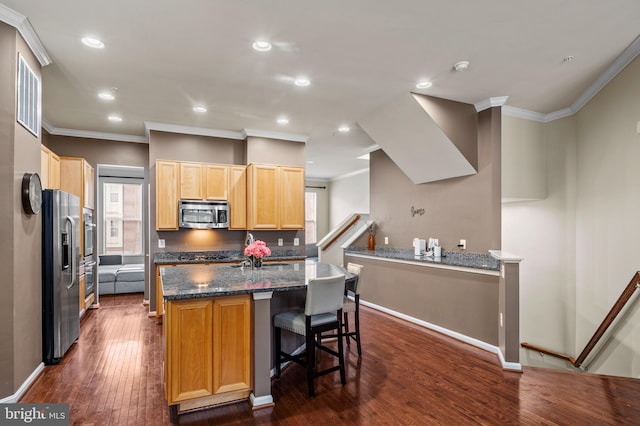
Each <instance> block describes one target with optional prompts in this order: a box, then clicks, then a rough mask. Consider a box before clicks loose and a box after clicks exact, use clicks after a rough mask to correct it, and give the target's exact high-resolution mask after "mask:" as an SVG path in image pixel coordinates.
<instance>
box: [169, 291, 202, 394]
mask: <svg viewBox="0 0 640 426" xmlns="http://www.w3.org/2000/svg"><path fill="white" fill-rule="evenodd" d="M167 305H168V306H166V309H167V311H166V312H165V314H166V317H165V320H166V321H167V324H166V325H167V330H166V332H167V336H166V337H167V341H166V344H167V348H166V350H167V352H166V356H167V359H166V362H167V363H168V371H167V373H168V377H167V388H168V392H167V393H168V400H169V401H168V402H169V405H171V404H174V403H176V402H180V401H185V400H189V399H193V398H200V397H204V396H210V395H213V299H190V300H177V301H171V302H170V303H168V304H167Z"/></svg>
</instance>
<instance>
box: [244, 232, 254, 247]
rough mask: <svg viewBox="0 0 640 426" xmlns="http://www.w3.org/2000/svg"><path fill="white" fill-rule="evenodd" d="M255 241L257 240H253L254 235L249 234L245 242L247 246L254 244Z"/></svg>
mask: <svg viewBox="0 0 640 426" xmlns="http://www.w3.org/2000/svg"><path fill="white" fill-rule="evenodd" d="M254 241H255V239H254V238H253V234H252V233H251V232H247V239H246V240H245V242H244V244H245V246H249V245H251V244H253V242H254Z"/></svg>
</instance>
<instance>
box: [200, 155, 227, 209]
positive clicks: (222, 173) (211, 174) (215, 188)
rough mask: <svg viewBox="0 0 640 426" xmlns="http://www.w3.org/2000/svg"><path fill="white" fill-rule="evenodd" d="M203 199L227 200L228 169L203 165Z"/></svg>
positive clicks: (220, 166)
mask: <svg viewBox="0 0 640 426" xmlns="http://www.w3.org/2000/svg"><path fill="white" fill-rule="evenodd" d="M204 178H205V185H204V187H205V194H204V195H205V197H204V198H205V199H206V200H223V201H226V200H227V199H228V198H229V167H228V166H225V165H222V164H205V165H204Z"/></svg>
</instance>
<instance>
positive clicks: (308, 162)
mask: <svg viewBox="0 0 640 426" xmlns="http://www.w3.org/2000/svg"><path fill="white" fill-rule="evenodd" d="M314 162H315V161H313V160H307V164H313V163H314Z"/></svg>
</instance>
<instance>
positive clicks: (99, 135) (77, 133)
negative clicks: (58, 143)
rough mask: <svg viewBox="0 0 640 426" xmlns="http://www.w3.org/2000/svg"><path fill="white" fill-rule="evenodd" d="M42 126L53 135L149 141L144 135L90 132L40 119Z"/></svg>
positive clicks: (137, 141) (122, 140)
mask: <svg viewBox="0 0 640 426" xmlns="http://www.w3.org/2000/svg"><path fill="white" fill-rule="evenodd" d="M42 128H43V129H45V130H46V131H47V132H48V133H49V134H51V135H55V136H71V137H74V138H87V139H103V140H108V141H118V142H135V143H149V140H148V139H147V138H146V137H144V136H136V135H123V134H120V133H105V132H91V131H87V130H75V129H62V128H58V127H53V126H52V125H51V123H49V122H48V121H46V120H44V119H43V120H42Z"/></svg>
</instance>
